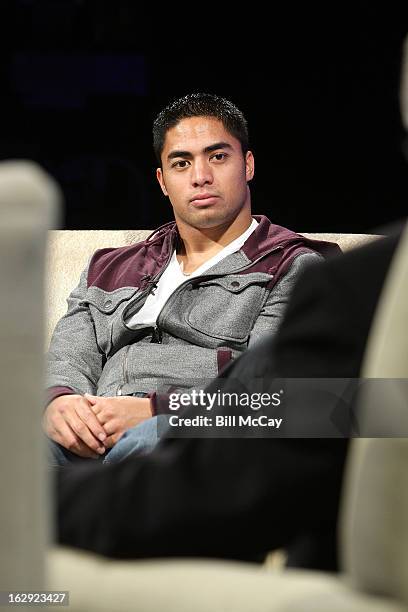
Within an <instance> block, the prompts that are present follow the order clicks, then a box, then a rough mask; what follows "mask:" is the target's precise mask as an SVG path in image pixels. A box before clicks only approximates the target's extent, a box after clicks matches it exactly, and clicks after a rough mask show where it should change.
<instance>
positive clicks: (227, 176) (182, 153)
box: [157, 117, 254, 229]
mask: <svg viewBox="0 0 408 612" xmlns="http://www.w3.org/2000/svg"><path fill="white" fill-rule="evenodd" d="M161 160H162V169H161V168H158V169H157V179H158V181H159V183H160V186H161V188H162V191H163V193H164V195H166V196H168V197H169V199H170V202H171V204H172V206H173V209H174V216H175V219H176V221H177V223H179V224H180V223H181V224H183V223H184V224H185V225H188V226H190V227H194V228H198V229H205V228H215V227H218V226H221V225H228V224H230V223H232V221H234V220H235V219H236V217H237V216H239V215H244V214H245V215H246V214H248V211H250V193H249V189H248V185H247V181H250V180H251V179H252V177H253V175H254V159H253V155H252V153H251V152H250V151H248V152H247V154H246V156H245V158H244V156H243V153H242V149H241V144H240V142H239V140H237V139H236V138H234V136H232V135H231V134H230V133H229V132H227V131H226V130H225V128H224V126H223V124H222V122H221V121H219V120H218V119H216V118H214V117H192V118H189V119H182V120H181V121H180V122H179V123H178V124H177V125H176V126H175V127H173V128H171V129H170V130H168V132H167V133H166V138H165V141H164V147H163V151H162V155H161Z"/></svg>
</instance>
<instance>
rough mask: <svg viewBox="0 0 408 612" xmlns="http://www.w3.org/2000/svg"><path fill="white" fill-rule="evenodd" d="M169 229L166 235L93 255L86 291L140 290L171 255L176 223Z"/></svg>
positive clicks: (158, 235) (99, 251)
mask: <svg viewBox="0 0 408 612" xmlns="http://www.w3.org/2000/svg"><path fill="white" fill-rule="evenodd" d="M168 225H171V226H172V227H171V228H167V229H166V231H165V232H163V231H158V232H157V234H154V235H153V238H152V239H150V240H149V239H146V240H143V241H142V242H137V243H136V244H132V245H130V246H125V247H119V248H107V249H99V250H98V251H96V253H95V254H94V255H93V257H92V259H91V262H90V265H89V273H88V287H90V286H95V287H99V288H100V289H103V290H104V291H114V290H115V289H119V288H120V287H140V288H143V287H144V286H145V284H146V283H147V282H148V281H149V279H150V278H151V277H152V276H155V275H156V274H157V273H158V272H159V271H160V270H161V268H162V267H163V265H164V264H165V263H166V261H167V259H168V258H169V257H170V255H171V253H172V251H173V245H174V241H175V240H176V238H177V236H178V233H177V229H176V227H175V223H172V224H168ZM163 234H164V238H163Z"/></svg>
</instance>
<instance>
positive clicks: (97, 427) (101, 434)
mask: <svg viewBox="0 0 408 612" xmlns="http://www.w3.org/2000/svg"><path fill="white" fill-rule="evenodd" d="M75 410H76V413H77V414H78V416H79V418H80V419H81V420H82V421H83V422H84V423H85V425H87V427H88V428H89V430H90V431H91V433H92V434H93V435H94V436H95V438H97V439H98V440H100V442H104V440H105V439H106V432H105V430H104V428H103V427H102V424H101V422H100V420H99V419H98V418H97V417H96V416H95V413H94V412H93V410H92V407H90V406H89V404H88V401H87V399H82V400H81V401H80V402H78V404H77V405H76V407H75Z"/></svg>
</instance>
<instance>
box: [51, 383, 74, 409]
mask: <svg viewBox="0 0 408 612" xmlns="http://www.w3.org/2000/svg"><path fill="white" fill-rule="evenodd" d="M76 394H77V391H74V390H73V389H71V387H49V388H48V389H47V390H46V394H45V401H46V407H47V406H48V404H51V402H52V401H54V400H55V399H56V398H57V397H60V396H61V395H76Z"/></svg>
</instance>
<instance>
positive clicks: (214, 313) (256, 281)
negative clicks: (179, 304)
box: [186, 272, 273, 344]
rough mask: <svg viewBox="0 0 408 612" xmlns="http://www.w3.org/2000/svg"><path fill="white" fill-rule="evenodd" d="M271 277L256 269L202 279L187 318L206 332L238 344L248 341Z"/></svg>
mask: <svg viewBox="0 0 408 612" xmlns="http://www.w3.org/2000/svg"><path fill="white" fill-rule="evenodd" d="M272 278H273V277H272V276H271V275H270V274H266V273H263V272H253V273H251V274H230V275H228V276H225V277H221V278H214V279H209V280H206V281H204V282H202V283H200V284H199V285H198V286H197V287H196V288H195V297H194V301H193V303H192V305H191V307H190V308H189V309H188V312H187V313H186V322H187V323H188V325H190V326H191V327H192V328H193V329H194V330H196V331H198V332H200V333H201V334H205V335H206V336H211V337H212V338H217V339H220V340H225V341H230V342H235V343H238V344H239V343H241V344H242V343H244V342H246V341H247V339H248V336H249V334H250V332H251V329H252V327H253V325H254V323H255V321H256V319H257V318H258V316H259V313H260V311H261V309H262V305H263V303H264V299H265V293H266V291H267V289H266V285H267V283H268V282H269V281H270V280H271V279H272Z"/></svg>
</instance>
